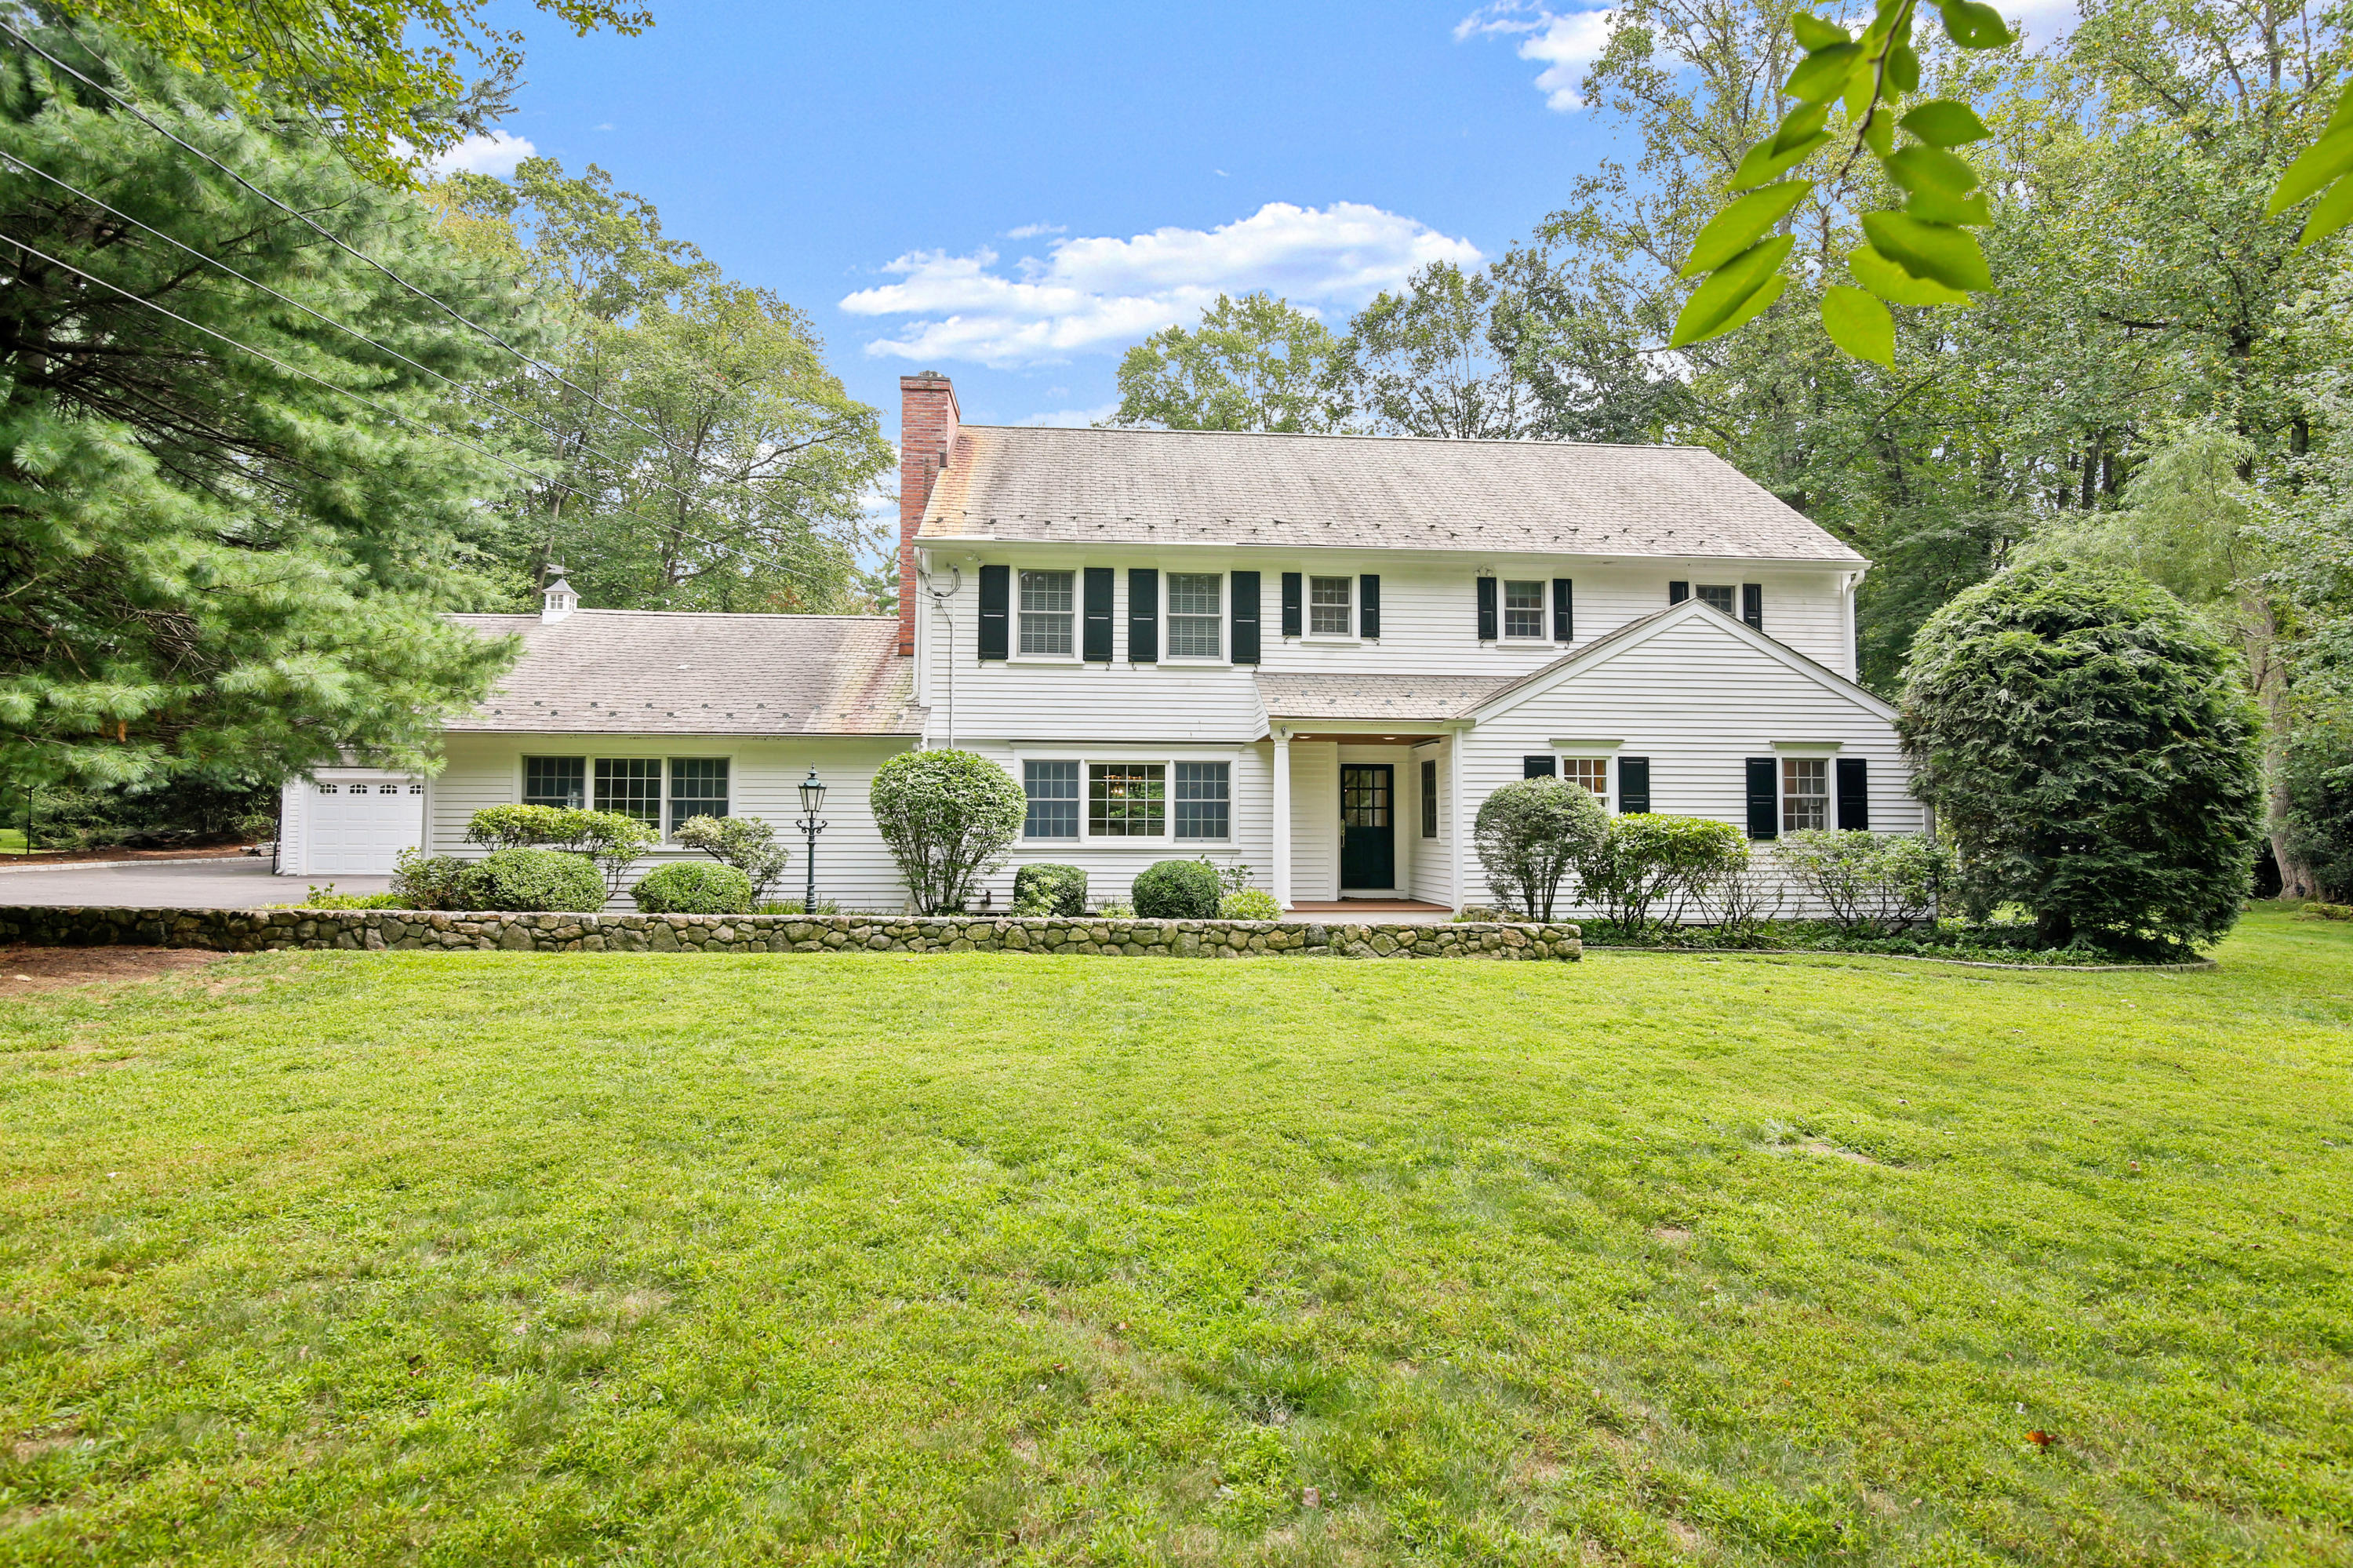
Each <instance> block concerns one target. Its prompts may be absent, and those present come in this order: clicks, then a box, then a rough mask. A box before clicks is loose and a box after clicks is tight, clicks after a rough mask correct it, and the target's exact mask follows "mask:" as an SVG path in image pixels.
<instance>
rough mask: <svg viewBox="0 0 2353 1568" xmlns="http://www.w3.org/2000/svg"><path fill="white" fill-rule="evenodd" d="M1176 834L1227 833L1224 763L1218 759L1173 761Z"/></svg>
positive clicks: (1205, 836)
mask: <svg viewBox="0 0 2353 1568" xmlns="http://www.w3.org/2000/svg"><path fill="white" fill-rule="evenodd" d="M1227 793H1228V779H1227V765H1226V764H1225V763H1222V762H1180V763H1178V764H1176V836H1177V837H1178V838H1180V839H1222V838H1225V837H1226V836H1227V828H1226V823H1227V805H1228V802H1227Z"/></svg>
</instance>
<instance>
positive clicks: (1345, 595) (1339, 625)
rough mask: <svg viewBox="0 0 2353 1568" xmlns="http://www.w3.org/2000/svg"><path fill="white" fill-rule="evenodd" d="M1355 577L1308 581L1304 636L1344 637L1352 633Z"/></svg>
mask: <svg viewBox="0 0 2353 1568" xmlns="http://www.w3.org/2000/svg"><path fill="white" fill-rule="evenodd" d="M1355 596H1356V578H1354V577H1309V578H1308V579H1307V635H1309V636H1310V637H1345V636H1347V635H1348V634H1349V632H1350V631H1352V630H1355V627H1354V624H1353V620H1352V617H1351V616H1350V615H1349V611H1350V610H1351V609H1354V608H1355V605H1356V598H1355Z"/></svg>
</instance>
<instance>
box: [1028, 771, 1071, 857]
mask: <svg viewBox="0 0 2353 1568" xmlns="http://www.w3.org/2000/svg"><path fill="white" fill-rule="evenodd" d="M1021 789H1022V791H1023V792H1024V793H1025V794H1027V795H1028V796H1029V815H1028V816H1027V817H1025V818H1024V819H1023V820H1022V823H1021V832H1022V835H1023V836H1024V837H1026V838H1033V839H1074V838H1077V837H1078V836H1079V765H1078V764H1077V763H1075V762H1025V763H1023V764H1022V765H1021Z"/></svg>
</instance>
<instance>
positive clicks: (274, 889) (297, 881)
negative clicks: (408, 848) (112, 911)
mask: <svg viewBox="0 0 2353 1568" xmlns="http://www.w3.org/2000/svg"><path fill="white" fill-rule="evenodd" d="M329 882H332V883H333V884H334V885H335V891H336V892H338V893H382V892H383V891H385V889H386V888H388V887H390V886H391V885H392V879H391V878H390V877H388V876H335V877H326V876H312V877H301V876H273V875H271V874H270V872H269V861H268V860H266V859H261V858H256V859H252V860H183V861H170V860H149V861H128V862H106V861H89V862H84V863H81V864H79V865H45V866H0V906H5V905H10V904H68V905H71V904H79V905H85V906H103V907H108V908H132V909H155V908H169V909H255V908H260V907H262V906H267V905H271V904H294V903H298V902H300V901H301V899H302V898H303V897H305V896H306V895H308V894H309V891H310V889H311V886H312V885H320V886H324V885H326V884H327V883H329Z"/></svg>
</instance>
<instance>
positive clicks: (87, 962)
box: [0, 944, 229, 997]
mask: <svg viewBox="0 0 2353 1568" xmlns="http://www.w3.org/2000/svg"><path fill="white" fill-rule="evenodd" d="M228 956H229V955H227V953H213V952H206V951H205V950H204V949H202V948H33V947H26V946H24V945H22V944H11V945H8V946H5V947H0V997H7V996H17V995H21V994H24V993H26V992H29V991H62V990H64V989H66V988H67V987H69V986H78V985H135V984H137V983H138V982H140V981H141V980H154V979H156V978H157V977H159V976H162V975H167V974H173V973H176V972H177V971H179V970H181V969H201V968H202V967H204V966H205V965H206V964H216V963H218V962H220V961H221V960H222V959H225V958H227V957H228Z"/></svg>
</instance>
